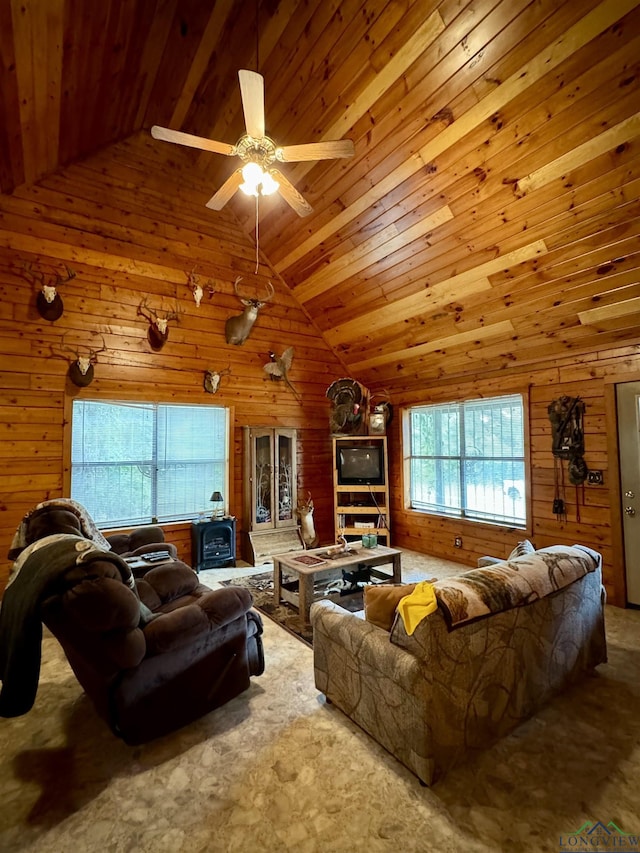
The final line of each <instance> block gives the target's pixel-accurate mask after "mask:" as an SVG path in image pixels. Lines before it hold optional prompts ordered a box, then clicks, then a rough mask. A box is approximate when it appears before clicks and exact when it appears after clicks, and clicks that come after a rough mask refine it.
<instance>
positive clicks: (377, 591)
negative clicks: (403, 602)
mask: <svg viewBox="0 0 640 853" xmlns="http://www.w3.org/2000/svg"><path fill="white" fill-rule="evenodd" d="M415 587H416V585H415V584H414V583H407V584H383V583H379V584H371V585H370V586H365V587H364V618H365V619H366V620H367V622H371V624H372V625H377V626H378V628H382V629H383V630H384V631H390V630H391V628H392V626H393V620H394V619H395V616H396V607H397V606H398V602H399V601H400V599H402V598H404V597H405V595H410V594H411V593H412V592H413V590H414V589H415Z"/></svg>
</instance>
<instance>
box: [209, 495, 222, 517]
mask: <svg viewBox="0 0 640 853" xmlns="http://www.w3.org/2000/svg"><path fill="white" fill-rule="evenodd" d="M209 500H210V501H211V503H212V504H213V513H212V515H211V518H222V517H223V516H224V506H223V505H224V498H223V497H222V494H221V493H220V492H214V493H213V494H212V495H211V497H210V498H209Z"/></svg>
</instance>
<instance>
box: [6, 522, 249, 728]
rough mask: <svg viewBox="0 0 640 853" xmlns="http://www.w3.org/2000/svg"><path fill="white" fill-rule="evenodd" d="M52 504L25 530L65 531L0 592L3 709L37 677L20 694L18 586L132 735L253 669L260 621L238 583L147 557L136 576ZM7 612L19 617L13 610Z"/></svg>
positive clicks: (182, 720) (93, 693)
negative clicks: (208, 579) (211, 583)
mask: <svg viewBox="0 0 640 853" xmlns="http://www.w3.org/2000/svg"><path fill="white" fill-rule="evenodd" d="M52 512H55V513H56V515H55V523H53V522H54V518H53V516H49V517H48V518H46V516H47V515H49V513H48V512H47V513H45V514H44V515H45V517H43V514H42V513H39V515H38V516H37V523H36V524H34V525H32V526H31V530H30V535H28V536H27V541H30V542H33V541H38V540H40V539H41V536H40V535H39V534H44V535H45V536H50V535H51V533H52V532H54V531H52V527H58V530H60V527H59V525H60V524H61V523H62V522H63V527H64V529H63V530H62V531H61V532H63V533H65V534H66V535H65V536H63V537H61V538H60V537H52V539H51V540H49V539H47V540H44V541H39V542H38V545H39V546H42V547H39V548H38V550H37V551H34V552H33V553H32V554H31V555H30V556H29V557H28V561H26V562H24V565H23V566H22V568H21V570H20V572H19V573H18V575H17V577H16V579H15V582H14V583H12V584H11V586H9V587H8V588H7V590H6V592H5V598H4V599H3V606H2V612H1V615H2V617H4V620H3V621H4V624H3V626H2V628H3V632H2V633H3V638H4V639H5V640H6V641H7V642H6V645H7V646H9V645H12V647H13V648H15V655H14V658H15V659H14V660H12V661H7V662H4V661H3V667H4V673H3V676H6V678H5V677H3V681H4V684H3V697H2V699H3V707H4V708H6V712H4V715H5V716H14V715H16V714H19V713H25V712H26V711H27V710H28V709H29V707H30V706H31V705H30V703H31V704H32V702H33V698H34V697H35V687H33V689H32V696H31V697H30V696H29V690H27V691H26V694H27V695H26V697H25V696H21V695H19V694H20V692H21V690H22V687H23V685H21V683H20V682H21V681H22V680H24V679H23V671H22V670H20V668H19V665H20V654H21V652H23V651H24V650H25V649H26V652H27V656H28V655H32V653H33V651H34V642H33V637H32V636H30V637H29V638H28V640H27V643H26V644H25V643H24V642H23V640H22V638H21V637H16V633H17V631H16V626H18V625H22V626H23V625H28V624H29V621H30V620H29V618H27V619H25V618H24V614H23V613H20V610H21V608H22V609H23V610H24V607H25V596H30V597H31V598H32V599H34V598H35V599H36V603H37V622H38V625H39V624H40V619H41V620H42V622H44V624H45V625H46V626H47V627H48V628H49V629H50V631H51V632H52V633H53V635H54V636H55V637H56V638H57V639H58V641H59V642H60V644H61V645H62V648H63V649H64V652H65V654H66V656H67V659H68V661H69V663H70V665H71V667H72V669H73V671H74V673H75V675H76V677H77V678H78V681H79V682H80V684H81V685H82V687H83V688H84V690H85V691H86V693H87V695H88V696H89V697H90V698H91V700H92V701H93V703H94V705H95V707H96V709H97V711H98V713H99V714H100V715H101V716H102V717H103V718H104V719H105V720H106V721H107V722H108V723H109V725H110V727H111V729H112V731H113V732H114V733H115V734H117V735H118V736H120V737H122V738H123V739H124V740H125V741H126V742H127V743H130V744H136V743H143V742H145V741H148V740H151V739H153V738H156V737H158V736H160V735H163V734H166V733H167V732H170V731H172V730H174V729H176V728H178V727H180V726H183V725H185V724H187V723H189V722H191V721H193V720H195V719H197V718H198V717H200V716H202V715H203V714H206V713H208V712H209V711H211V710H212V709H213V708H216V707H218V706H220V705H222V704H224V703H225V702H228V701H229V700H230V699H232V698H233V697H235V696H237V695H238V694H239V693H241V692H243V691H244V690H246V689H247V688H248V687H249V680H250V676H251V675H260V674H261V673H262V672H263V670H264V657H263V648H262V639H261V634H262V621H261V617H260V615H259V614H258V613H256V612H255V611H253V610H252V609H251V605H252V598H251V594H250V593H249V592H248V591H247V590H246V589H244V588H241V587H226V588H223V589H218V590H211V589H210V588H209V587H206V586H204V585H203V584H201V583H200V582H199V579H198V576H197V575H196V573H195V572H194V571H193V570H192V569H191V568H189V567H188V566H186V565H184V564H183V563H179V562H173V563H166V564H163V565H160V566H157V567H156V568H152V569H150V571H148V572H147V573H146V574H145V575H144V577H143V578H140V579H138V580H137V581H135V582H134V580H133V578H132V575H131V571H130V568H129V566H128V565H127V563H126V562H125V561H124V560H123V559H122V558H121V557H120V556H118V555H117V554H115V553H113V552H109V551H104V550H101V549H99V548H96V547H95V546H94V545H93V544H92V543H90V542H87V541H86V540H85V538H84V537H83V535H82V533H81V532H80V531H78V530H77V525H75V528H76V532H75V533H74V532H73V530H74V523H73V521H72V519H71V518H70V517H66V518H65V516H64V515H61V513H63V512H64V510H60V509H59V508H55V509H52ZM61 539H62V541H60V540H61ZM49 541H51V544H50V545H48V544H46V543H47V542H49ZM65 549H66V550H65ZM67 552H68V553H69V554H70V557H69V558H68V557H67V556H66V554H67ZM25 553H26V552H25ZM29 561H32V562H31V563H30V562H29ZM54 563H55V564H56V568H55V570H52V566H53V565H54ZM38 575H39V577H38ZM33 605H34V602H33V601H30V602H29V603H28V606H29V607H32V606H33ZM12 611H13V612H14V613H16V615H17V617H19V618H16V619H12V618H11V617H12ZM33 621H34V620H33V619H31V624H32V626H33ZM40 632H41V628H40ZM9 640H11V642H8V641H9ZM38 643H39V638H38ZM38 654H39V652H38ZM38 660H39V658H38ZM5 663H6V666H5ZM14 685H15V686H17V688H18V691H17V693H16V691H14V690H13V689H12V688H13V686H14ZM36 686H37V673H36Z"/></svg>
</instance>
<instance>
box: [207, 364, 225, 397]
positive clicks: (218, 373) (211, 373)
mask: <svg viewBox="0 0 640 853" xmlns="http://www.w3.org/2000/svg"><path fill="white" fill-rule="evenodd" d="M228 373H231V368H230V367H227V368H226V369H225V370H205V372H204V390H205V391H207V392H208V393H209V394H215V393H216V391H217V390H218V388H219V386H220V379H221V378H222V377H223V376H226V375H227V374H228Z"/></svg>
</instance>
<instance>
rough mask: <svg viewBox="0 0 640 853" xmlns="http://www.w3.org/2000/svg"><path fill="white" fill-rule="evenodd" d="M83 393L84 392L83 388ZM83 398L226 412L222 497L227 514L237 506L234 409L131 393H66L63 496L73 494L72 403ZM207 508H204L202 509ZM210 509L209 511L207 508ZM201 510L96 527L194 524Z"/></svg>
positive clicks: (107, 523)
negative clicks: (175, 516)
mask: <svg viewBox="0 0 640 853" xmlns="http://www.w3.org/2000/svg"><path fill="white" fill-rule="evenodd" d="M83 390H84V389H83ZM78 399H80V400H81V401H82V402H94V403H105V404H108V403H129V404H132V405H135V404H139V405H155V406H199V405H206V406H208V407H211V408H219V409H224V410H225V412H226V421H227V427H226V464H225V465H224V482H225V487H224V491H223V495H224V497H225V511H227V512H228V511H229V507H231V506H233V505H234V481H233V476H232V470H233V456H234V451H233V443H234V424H235V411H234V407H233V406H225V405H213V404H210V403H202V404H201V403H198V402H196V401H194V400H193V399H172V400H170V401H166V400H162V399H160V400H158V399H153V400H150V399H144V398H143V397H142V396H141V395H137V394H135V395H134V394H130V393H126V394H125V393H119V394H118V395H117V398H116V397H115V396H114V397H111V396H109V397H105V396H104V395H100V394H91V393H83V394H82V397H81V398H79V397H77V396H70V395H67V394H65V400H64V425H63V427H64V428H63V448H62V453H63V474H62V488H63V491H62V494H63V495H71V474H72V435H73V404H74V402H75V401H76V400H78ZM202 509H204V508H202ZM207 509H208V508H207ZM199 512H200V510H195V511H194V512H193V513H192V514H190V515H189V516H188V517H187V518H175V519H174V520H168V521H164V520H163V521H161V522H156V521H155V520H154V519H153V517H152V518H151V519H150V520H149V521H148V522H142V523H141V524H135V525H134V524H121V523H119V522H113V523H110V522H100V523H99V524H98V525H97V526H98V527H99V528H100V529H102V530H130V529H132V528H133V527H141V526H144V525H145V524H155V523H158V524H161V525H162V527H165V528H166V527H169V526H170V525H178V526H179V525H184V524H188V523H190V522H191V521H193V520H194V519H195V518H197V517H198V514H199Z"/></svg>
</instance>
